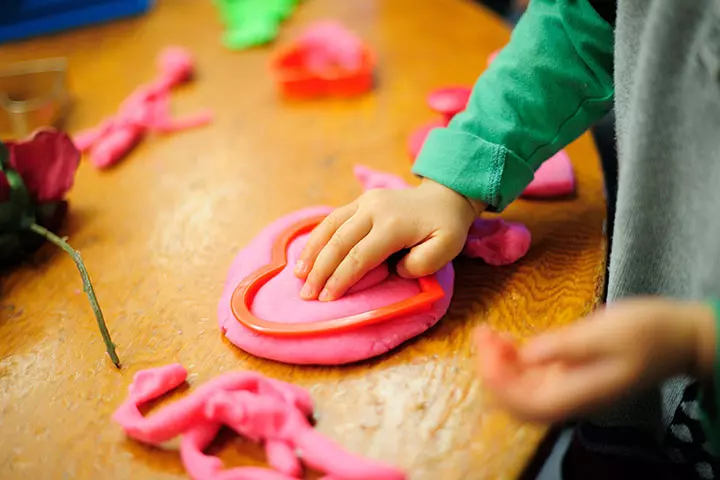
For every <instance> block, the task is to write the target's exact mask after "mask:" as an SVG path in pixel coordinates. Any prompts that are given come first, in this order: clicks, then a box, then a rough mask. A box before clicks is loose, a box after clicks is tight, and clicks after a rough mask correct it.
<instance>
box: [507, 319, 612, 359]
mask: <svg viewBox="0 0 720 480" xmlns="http://www.w3.org/2000/svg"><path fill="white" fill-rule="evenodd" d="M605 337H606V335H605V331H604V325H602V323H598V322H587V321H582V322H579V323H576V324H574V325H571V326H569V327H566V328H563V329H561V330H558V331H555V332H550V333H546V334H543V335H540V336H539V337H536V338H534V339H532V340H530V341H529V342H528V343H527V344H526V345H525V346H524V347H523V348H522V349H521V350H520V358H521V359H522V361H523V362H526V363H528V364H539V363H547V362H556V361H567V362H578V361H585V360H589V359H592V358H596V357H597V356H599V355H602V354H603V353H606V352H607V351H608V348H607V347H608V346H607V342H606V338H605Z"/></svg>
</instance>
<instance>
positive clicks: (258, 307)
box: [218, 207, 454, 365]
mask: <svg viewBox="0 0 720 480" xmlns="http://www.w3.org/2000/svg"><path fill="white" fill-rule="evenodd" d="M331 211H332V208H329V207H314V208H307V209H304V210H300V211H298V212H295V213H292V214H290V215H286V216H284V217H282V218H280V219H279V220H277V221H275V222H273V223H272V224H271V225H270V226H268V227H267V228H265V229H264V230H263V231H262V232H261V233H260V234H259V235H258V236H257V237H256V238H255V239H254V240H253V241H252V242H251V243H250V245H248V246H247V247H246V248H244V249H243V250H242V251H241V252H240V253H239V254H238V256H237V257H236V258H235V260H234V261H233V264H232V266H231V267H230V273H229V274H228V278H227V281H226V283H225V291H224V293H223V296H222V298H221V299H220V305H219V307H218V317H219V323H220V328H221V329H222V331H223V332H225V336H226V337H227V338H228V340H230V341H231V342H232V343H233V344H235V345H236V346H238V347H239V348H241V349H243V350H245V351H246V352H249V353H251V354H253V355H256V356H259V357H264V358H269V359H271V360H277V361H280V362H286V363H295V364H319V365H337V364H344V363H351V362H356V361H359V360H364V359H367V358H370V357H374V356H377V355H381V354H383V353H385V352H387V351H388V350H391V349H393V348H395V347H397V346H398V345H400V344H401V343H403V342H405V341H406V340H408V339H410V338H412V337H415V336H417V335H419V334H420V333H422V332H424V331H425V330H427V329H428V328H430V327H432V326H433V325H435V323H437V321H438V320H440V318H441V317H442V316H443V315H444V314H445V312H446V311H447V308H448V306H449V305H450V298H451V296H452V291H453V290H452V288H453V277H454V275H453V269H452V265H447V266H445V267H443V268H442V269H441V270H440V271H439V272H438V273H437V274H436V276H437V279H438V282H439V283H440V285H441V286H442V288H443V290H444V291H445V294H446V295H445V297H443V298H442V299H441V300H439V301H438V302H436V303H435V304H434V305H433V306H432V308H431V309H430V310H428V311H426V312H422V313H418V314H414V315H409V316H407V317H402V318H398V319H394V320H389V321H386V322H382V323H378V324H375V325H368V326H365V327H361V328H359V329H357V330H351V331H348V332H342V333H333V334H327V335H316V336H310V337H297V338H292V337H291V338H287V337H273V336H270V335H262V334H258V333H255V332H253V331H252V330H250V329H248V328H247V327H245V326H244V325H242V324H241V323H240V322H238V321H237V319H236V318H235V316H234V315H233V313H232V311H231V310H230V298H231V296H232V293H233V291H234V290H235V287H237V285H238V284H239V283H240V281H241V280H243V279H244V278H245V277H247V276H248V275H250V274H251V273H252V272H253V271H255V270H257V269H258V268H260V267H262V266H263V265H267V264H268V263H270V260H271V245H272V243H273V241H274V239H275V238H276V237H277V236H278V235H279V234H280V233H281V232H282V231H283V230H285V229H287V228H288V227H290V226H291V225H293V224H294V223H296V222H297V221H299V220H302V219H304V218H308V217H311V216H315V215H326V214H328V213H330V212H331ZM306 240H307V235H305V236H301V237H299V238H297V239H296V240H295V241H293V242H292V243H291V244H290V246H289V248H288V264H287V266H286V267H285V268H284V269H283V270H282V271H281V272H280V273H279V274H278V275H277V276H276V277H275V278H273V279H272V280H270V281H269V282H268V283H267V284H266V285H265V286H263V287H262V288H261V289H260V290H259V291H258V293H257V296H256V297H255V301H254V302H253V305H252V311H253V313H254V314H255V315H256V316H258V317H259V318H265V319H268V320H273V321H277V322H288V323H299V322H317V321H322V320H329V319H333V318H340V317H346V316H349V315H353V314H356V313H361V312H366V311H368V310H371V309H374V308H378V307H381V306H385V305H389V304H391V303H395V302H398V301H400V300H404V299H406V298H409V297H411V296H415V295H417V294H418V293H419V292H420V287H419V285H418V282H417V281H416V280H406V279H403V278H400V277H398V276H397V275H396V274H395V273H390V274H389V275H388V277H387V279H386V280H385V281H384V282H382V283H380V284H375V285H373V286H371V287H369V288H365V289H364V290H362V291H355V292H354V293H352V292H351V293H349V294H347V295H345V296H344V297H342V298H340V299H338V300H335V301H333V302H318V301H306V300H302V299H300V288H301V287H302V281H301V280H299V279H298V278H296V277H295V275H294V274H293V272H292V270H293V267H294V265H295V262H296V261H297V258H298V254H299V253H300V250H301V249H302V247H303V245H304V244H305V241H306ZM356 290H357V288H356Z"/></svg>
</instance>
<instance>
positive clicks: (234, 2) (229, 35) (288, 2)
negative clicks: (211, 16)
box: [215, 0, 298, 50]
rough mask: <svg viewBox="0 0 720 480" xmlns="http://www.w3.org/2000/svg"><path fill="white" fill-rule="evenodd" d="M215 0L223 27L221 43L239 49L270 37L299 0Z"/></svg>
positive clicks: (262, 43)
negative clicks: (223, 32)
mask: <svg viewBox="0 0 720 480" xmlns="http://www.w3.org/2000/svg"><path fill="white" fill-rule="evenodd" d="M215 4H216V5H217V7H218V10H219V11H220V17H221V18H222V21H223V23H224V24H225V28H226V30H225V34H224V36H223V44H224V45H225V46H226V47H227V48H229V49H231V50H242V49H245V48H249V47H255V46H258V45H264V44H266V43H269V42H271V41H273V40H274V39H275V37H277V35H278V29H279V26H280V23H281V22H283V21H284V20H286V19H287V18H288V17H289V16H290V14H291V13H292V12H293V10H294V9H295V7H296V6H297V4H298V0H215Z"/></svg>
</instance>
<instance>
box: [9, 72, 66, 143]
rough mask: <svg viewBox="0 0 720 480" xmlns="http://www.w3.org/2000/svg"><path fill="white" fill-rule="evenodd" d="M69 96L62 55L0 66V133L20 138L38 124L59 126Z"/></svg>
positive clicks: (38, 125) (41, 125)
mask: <svg viewBox="0 0 720 480" xmlns="http://www.w3.org/2000/svg"><path fill="white" fill-rule="evenodd" d="M70 100H71V99H70V93H69V91H68V86H67V62H66V60H65V59H64V58H48V59H42V60H31V61H28V62H19V63H14V64H11V65H8V66H5V67H2V68H0V136H3V137H6V138H7V137H10V138H24V137H26V136H28V135H29V134H31V133H32V132H33V131H35V130H36V129H38V128H39V127H48V126H53V127H60V126H61V123H62V120H63V118H64V116H65V114H66V112H67V109H68V108H69V106H70Z"/></svg>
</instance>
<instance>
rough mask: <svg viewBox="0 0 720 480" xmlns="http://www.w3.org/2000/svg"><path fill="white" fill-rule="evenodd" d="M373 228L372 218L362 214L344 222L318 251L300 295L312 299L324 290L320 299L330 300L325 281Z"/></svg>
mask: <svg viewBox="0 0 720 480" xmlns="http://www.w3.org/2000/svg"><path fill="white" fill-rule="evenodd" d="M371 228H372V221H371V220H370V218H369V217H366V216H360V215H354V216H352V217H350V219H349V220H347V221H346V222H345V223H344V224H342V226H340V228H338V229H337V230H336V231H335V233H334V234H333V235H332V237H330V240H328V242H327V244H326V245H325V246H324V247H323V248H322V250H320V253H318V255H317V258H316V259H315V262H314V263H313V267H312V269H311V270H310V273H309V274H308V276H307V280H306V281H305V285H304V286H303V288H302V290H301V291H300V296H301V297H302V298H304V299H306V300H311V299H315V298H318V295H320V293H321V292H322V293H323V298H321V299H320V300H322V301H327V300H330V299H329V298H328V297H327V292H326V291H325V290H324V288H325V283H326V282H327V280H328V278H330V276H331V275H332V274H333V272H334V271H335V269H336V268H337V267H338V265H340V262H342V261H343V259H344V258H345V257H346V256H347V254H348V253H349V252H350V250H351V249H352V248H353V247H354V246H355V245H357V243H358V242H359V241H360V240H362V239H363V238H365V236H366V235H367V234H368V233H370V230H371Z"/></svg>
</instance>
